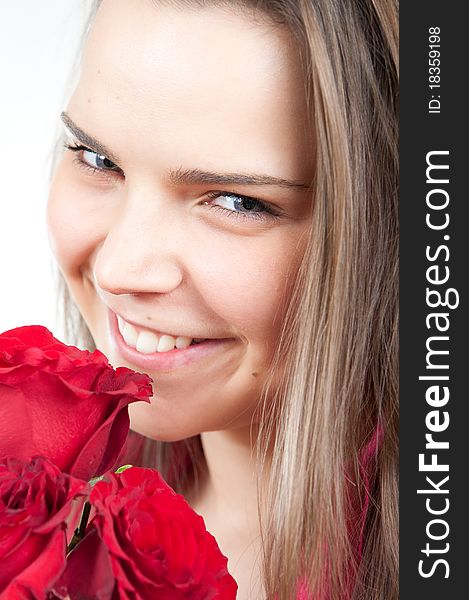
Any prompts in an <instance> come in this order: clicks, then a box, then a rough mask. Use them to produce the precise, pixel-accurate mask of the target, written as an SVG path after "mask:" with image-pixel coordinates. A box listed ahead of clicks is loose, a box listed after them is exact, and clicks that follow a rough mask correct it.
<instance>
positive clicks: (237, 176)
mask: <svg viewBox="0 0 469 600" xmlns="http://www.w3.org/2000/svg"><path fill="white" fill-rule="evenodd" d="M60 118H61V119H62V121H63V123H64V124H65V126H66V127H67V128H68V129H69V130H70V131H71V132H72V133H73V135H74V136H75V137H76V138H77V139H78V140H79V141H80V142H81V143H82V144H84V145H86V146H88V147H90V149H92V150H94V151H95V152H98V153H99V154H103V155H104V156H106V158H108V159H109V160H110V161H112V162H113V163H115V164H119V159H118V158H117V157H116V156H115V155H114V154H113V153H112V152H111V151H110V150H108V148H106V146H104V145H103V144H102V143H101V142H99V141H98V140H97V139H95V138H94V137H92V136H91V135H89V134H87V133H86V132H85V131H83V129H81V128H80V127H78V125H77V124H76V123H74V122H73V121H72V119H71V118H70V116H69V115H68V114H67V113H66V112H62V113H61V115H60ZM167 175H168V180H169V182H170V183H171V184H172V185H203V184H206V185H270V186H276V187H281V188H288V189H294V190H309V189H310V188H311V184H310V183H309V184H308V183H305V182H303V181H297V180H293V179H284V178H283V177H274V176H273V175H263V174H262V175H260V174H254V173H253V174H250V173H214V172H210V171H203V170H201V169H184V168H182V167H179V168H177V169H170V170H169V171H168V173H167Z"/></svg>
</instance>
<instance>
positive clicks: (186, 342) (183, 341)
mask: <svg viewBox="0 0 469 600" xmlns="http://www.w3.org/2000/svg"><path fill="white" fill-rule="evenodd" d="M191 342H192V338H190V337H185V336H183V335H182V336H179V337H177V338H176V348H177V349H178V350H180V349H181V348H187V346H190V345H191Z"/></svg>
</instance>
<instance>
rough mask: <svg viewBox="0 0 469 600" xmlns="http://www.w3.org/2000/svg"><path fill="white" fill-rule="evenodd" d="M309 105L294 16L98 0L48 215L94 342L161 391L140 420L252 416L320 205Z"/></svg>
mask: <svg viewBox="0 0 469 600" xmlns="http://www.w3.org/2000/svg"><path fill="white" fill-rule="evenodd" d="M306 114H307V113H306V108H305V101H304V91H303V76H302V74H301V70H300V67H299V63H298V58H297V55H296V50H295V47H294V45H293V44H292V42H291V40H290V37H289V35H288V33H287V32H286V31H282V30H280V29H278V28H277V29H275V28H274V27H273V26H272V25H270V24H268V23H267V22H261V20H260V19H259V20H258V21H257V20H256V21H254V20H253V18H252V15H248V13H246V14H243V13H241V12H239V11H238V12H235V11H234V10H233V11H231V12H227V11H226V10H222V9H220V8H215V7H213V8H204V9H200V8H199V9H191V8H185V9H181V8H179V9H177V8H171V7H167V6H160V7H156V6H155V3H153V2H149V1H147V0H135V1H132V2H112V1H111V0H104V1H103V3H102V5H101V8H100V10H99V12H98V15H97V18H96V20H95V22H94V25H93V29H92V32H91V35H90V37H89V39H88V43H87V47H86V53H85V58H84V62H83V66H82V72H81V77H80V80H79V83H78V85H77V88H76V89H75V91H74V93H73V96H72V97H71V99H70V102H69V104H68V106H67V108H66V111H65V115H64V116H63V120H64V122H65V125H66V130H68V134H69V137H68V140H67V143H68V144H69V145H71V146H76V147H77V148H80V147H81V149H78V150H66V151H65V152H64V155H63V157H62V159H61V162H60V163H59V166H58V168H57V171H56V175H55V178H54V181H53V184H52V189H51V192H50V198H49V205H48V227H49V235H50V240H51V245H52V248H53V251H54V253H55V256H56V258H57V261H58V263H59V266H60V269H61V271H62V272H63V275H64V276H65V279H66V281H67V283H68V286H69V288H70V291H71V292H72V295H73V297H74V299H75V301H76V302H77V304H78V306H79V309H80V311H81V313H82V314H83V317H84V318H85V320H86V322H87V324H88V326H89V328H90V330H91V333H92V335H93V337H94V339H95V341H96V344H97V347H98V348H99V349H100V350H101V351H103V352H104V353H105V354H106V355H107V356H108V358H109V360H110V362H111V363H112V364H113V365H114V366H118V365H123V366H128V367H131V368H133V369H135V370H140V371H144V372H147V373H149V374H150V375H151V376H152V378H153V379H154V397H153V399H152V402H151V404H146V403H143V402H139V403H136V404H134V405H131V406H130V415H131V425H132V428H133V429H135V430H137V431H139V432H141V433H143V434H144V435H147V436H149V437H153V438H156V439H162V440H177V439H182V438H186V437H189V436H192V435H195V434H197V433H200V432H202V431H211V430H220V429H228V428H238V427H244V426H247V425H248V424H249V423H250V421H251V418H252V416H253V412H254V409H255V407H256V404H257V402H258V399H259V396H260V393H261V389H262V384H263V383H264V381H265V378H266V374H267V366H268V364H269V361H270V359H271V357H272V355H273V352H274V351H275V350H276V346H277V341H278V336H279V331H280V324H281V320H282V317H283V315H284V314H285V310H286V305H287V303H288V298H289V293H290V291H291V285H292V281H293V279H294V277H295V273H296V271H297V269H298V266H299V262H300V260H301V257H302V253H303V252H304V242H305V241H306V238H307V235H306V233H307V229H308V225H309V222H310V218H311V217H310V211H311V200H310V194H309V193H308V191H307V189H306V186H307V185H308V183H309V182H310V180H311V178H312V168H313V156H312V155H313V152H312V147H313V146H312V144H313V142H312V135H311V133H310V131H309V129H308V125H307V116H306ZM83 147H84V148H85V149H83ZM117 316H119V319H117ZM118 321H120V324H119V323H118ZM121 332H122V333H121ZM168 334H169V336H172V337H168ZM163 336H164V337H163ZM176 338H179V339H176ZM193 338H195V339H201V338H202V339H205V338H208V339H207V341H206V342H202V343H200V344H196V345H191V346H188V347H184V346H187V344H189V343H191V340H192V339H193ZM158 345H159V346H158ZM175 346H176V347H175ZM169 347H171V348H172V350H169ZM158 349H159V350H160V351H158Z"/></svg>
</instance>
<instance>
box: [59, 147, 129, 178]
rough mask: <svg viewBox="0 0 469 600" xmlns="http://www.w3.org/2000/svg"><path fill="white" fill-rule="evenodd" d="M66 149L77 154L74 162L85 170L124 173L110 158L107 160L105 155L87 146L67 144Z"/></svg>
mask: <svg viewBox="0 0 469 600" xmlns="http://www.w3.org/2000/svg"><path fill="white" fill-rule="evenodd" d="M65 147H66V148H68V150H71V151H72V152H76V153H77V157H76V159H75V161H74V162H76V164H77V165H78V166H79V167H81V168H83V169H89V170H91V171H92V172H93V173H98V172H100V173H109V172H115V173H122V170H121V168H120V167H118V166H117V165H116V164H115V163H113V162H112V161H111V160H109V158H106V156H104V155H103V154H98V153H97V152H95V151H94V150H91V149H90V148H87V147H86V146H81V145H71V144H65Z"/></svg>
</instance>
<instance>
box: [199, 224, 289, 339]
mask: <svg viewBox="0 0 469 600" xmlns="http://www.w3.org/2000/svg"><path fill="white" fill-rule="evenodd" d="M295 237H296V234H295ZM291 241H292V240H290V236H289V235H288V234H286V231H285V229H283V228H279V229H278V231H274V230H271V231H270V232H269V233H268V235H267V234H260V235H258V236H251V237H249V238H246V237H244V238H243V237H241V236H239V237H238V238H235V237H234V238H232V239H231V240H229V239H228V236H227V237H226V238H225V240H222V239H218V243H217V244H210V245H209V246H210V248H209V249H210V251H209V252H207V253H205V252H200V249H199V252H198V253H196V254H194V257H195V260H196V261H197V263H198V264H194V269H193V273H194V274H197V279H198V281H197V282H195V284H196V286H197V288H198V289H199V290H200V291H201V294H202V295H203V298H204V300H205V301H206V302H207V303H208V304H209V305H210V307H211V309H212V310H213V311H214V312H215V313H217V314H218V315H220V316H221V317H223V319H224V320H225V321H226V322H227V323H229V324H230V325H231V326H232V327H233V328H234V330H235V331H236V332H237V334H241V335H243V336H245V337H246V338H247V339H248V340H254V339H256V340H258V341H260V340H265V341H267V339H268V338H269V337H271V335H273V334H275V333H276V332H277V329H278V328H279V325H280V321H281V318H282V312H283V304H282V301H283V300H284V298H285V294H286V293H288V290H287V288H288V279H289V277H290V279H291V277H292V275H293V276H294V273H295V271H296V268H297V265H296V260H295V256H294V244H292V243H291ZM199 261H200V262H199Z"/></svg>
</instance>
